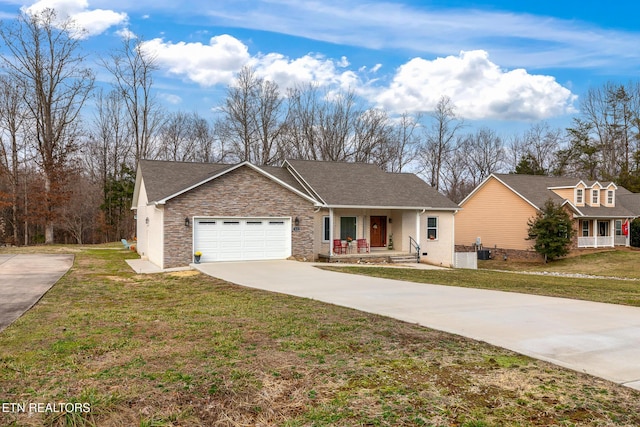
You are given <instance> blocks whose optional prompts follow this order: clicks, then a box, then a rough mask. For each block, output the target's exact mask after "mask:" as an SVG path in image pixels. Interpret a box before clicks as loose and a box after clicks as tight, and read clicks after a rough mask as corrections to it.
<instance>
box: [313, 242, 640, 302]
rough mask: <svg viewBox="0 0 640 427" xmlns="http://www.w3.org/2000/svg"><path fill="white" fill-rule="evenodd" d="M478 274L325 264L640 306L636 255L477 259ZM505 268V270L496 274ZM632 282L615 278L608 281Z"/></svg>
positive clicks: (444, 282) (389, 276)
mask: <svg viewBox="0 0 640 427" xmlns="http://www.w3.org/2000/svg"><path fill="white" fill-rule="evenodd" d="M478 263H479V264H478V266H479V269H478V270H464V269H445V270H418V269H407V268H402V269H401V268H388V267H352V266H339V267H338V266H327V267H322V268H325V269H329V270H332V269H336V270H337V271H344V272H348V273H355V274H363V275H370V276H375V277H384V278H386V279H397V280H406V281H410V282H418V283H433V284H439V285H450V286H461V287H467V288H479V289H494V290H499V291H507V292H520V293H525V294H535V295H547V296H554V297H566V298H573V299H582V300H587V301H596V302H605V303H612V304H623V305H631V306H636V307H640V280H635V279H640V268H639V267H640V252H635V251H634V252H632V251H608V252H599V253H592V254H587V255H582V256H579V257H572V258H567V259H563V260H559V261H554V262H552V263H548V264H544V263H533V262H512V261H507V262H505V261H503V260H489V261H478ZM496 270H504V271H496ZM516 271H520V272H522V271H531V272H543V271H546V272H556V273H581V274H588V275H594V276H602V278H588V279H585V278H575V277H563V276H553V275H527V274H519V273H516ZM612 276H613V277H622V278H628V279H634V280H616V279H611V278H610V277H612Z"/></svg>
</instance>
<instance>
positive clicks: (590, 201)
mask: <svg viewBox="0 0 640 427" xmlns="http://www.w3.org/2000/svg"><path fill="white" fill-rule="evenodd" d="M600 190H602V186H600ZM600 190H598V189H596V188H593V187H592V188H591V190H590V191H589V205H590V206H592V207H596V206H600V205H601V203H600ZM594 194H597V195H598V197H597V198H596V201H595V202H594V201H593V195H594Z"/></svg>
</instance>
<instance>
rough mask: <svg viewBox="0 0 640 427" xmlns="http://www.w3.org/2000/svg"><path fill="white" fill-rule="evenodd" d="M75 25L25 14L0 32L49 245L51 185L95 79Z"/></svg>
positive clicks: (72, 145)
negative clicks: (29, 123)
mask: <svg viewBox="0 0 640 427" xmlns="http://www.w3.org/2000/svg"><path fill="white" fill-rule="evenodd" d="M78 31H79V30H78V28H77V27H76V26H75V24H74V23H73V22H72V21H70V20H66V21H63V22H60V21H59V20H58V19H57V17H56V13H55V11H53V10H52V9H45V10H43V11H41V12H39V13H37V14H27V13H22V14H21V15H19V16H18V19H17V20H16V21H15V23H14V25H11V26H5V25H3V26H2V27H1V28H0V37H2V39H3V41H4V43H5V45H6V47H7V49H8V50H9V55H7V56H4V57H3V62H4V68H5V70H6V72H7V73H8V74H9V75H11V76H12V77H13V78H14V79H16V80H17V81H19V82H20V84H21V85H23V86H24V88H25V91H26V96H25V97H24V100H25V102H26V105H27V110H28V112H29V116H30V118H31V119H32V120H33V124H34V128H33V138H34V141H35V143H36V144H37V151H38V154H39V163H40V166H41V167H42V170H43V172H44V187H45V197H44V206H43V207H44V214H45V222H46V225H45V242H46V243H53V241H54V235H53V232H54V221H55V208H56V197H55V195H54V194H53V181H54V180H55V179H56V176H58V175H59V174H62V173H63V172H62V171H63V169H64V167H65V165H66V162H67V161H68V159H69V157H70V155H71V154H72V153H73V152H74V151H75V150H76V148H77V144H76V139H77V136H78V131H79V127H78V121H79V114H80V110H81V108H82V106H83V105H84V102H85V101H86V99H87V97H88V95H89V93H90V91H91V89H92V88H93V82H94V77H93V73H92V71H91V69H90V68H86V67H85V66H84V59H85V58H84V56H82V55H81V54H79V50H80V45H79V39H78V38H76V37H74V36H77V34H78Z"/></svg>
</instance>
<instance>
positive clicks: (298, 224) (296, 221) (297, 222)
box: [293, 217, 300, 227]
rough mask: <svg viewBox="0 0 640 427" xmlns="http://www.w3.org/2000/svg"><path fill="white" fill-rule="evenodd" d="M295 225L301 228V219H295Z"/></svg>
mask: <svg viewBox="0 0 640 427" xmlns="http://www.w3.org/2000/svg"><path fill="white" fill-rule="evenodd" d="M293 224H294V225H295V226H296V227H300V218H298V217H296V219H294V220H293Z"/></svg>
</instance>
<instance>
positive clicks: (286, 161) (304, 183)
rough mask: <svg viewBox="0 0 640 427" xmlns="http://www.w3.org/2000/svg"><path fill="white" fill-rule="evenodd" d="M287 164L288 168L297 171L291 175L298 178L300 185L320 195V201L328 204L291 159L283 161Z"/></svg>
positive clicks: (283, 164)
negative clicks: (294, 165) (290, 161)
mask: <svg viewBox="0 0 640 427" xmlns="http://www.w3.org/2000/svg"><path fill="white" fill-rule="evenodd" d="M285 165H286V166H287V170H290V171H293V172H295V173H292V174H291V175H292V176H293V177H294V178H295V180H296V181H298V183H299V184H300V185H302V187H303V188H304V189H305V190H307V191H310V192H312V193H313V194H315V195H316V196H317V197H318V200H319V201H320V202H322V204H323V205H326V204H327V202H325V201H324V199H323V198H322V197H320V194H318V192H317V191H316V190H314V189H313V187H312V186H311V184H309V183H308V182H307V180H305V179H304V178H303V177H302V174H301V173H300V172H298V171H297V170H296V168H294V167H293V165H292V164H291V163H289V161H288V160H285V161H284V162H282V166H285Z"/></svg>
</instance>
